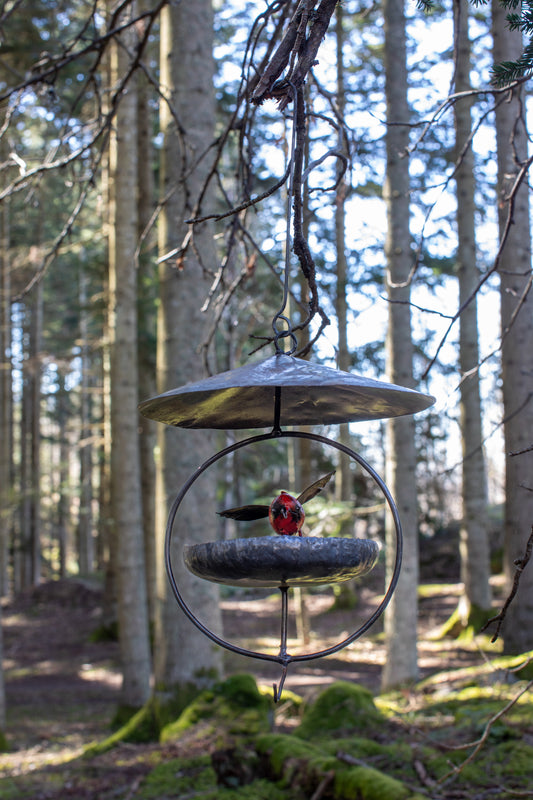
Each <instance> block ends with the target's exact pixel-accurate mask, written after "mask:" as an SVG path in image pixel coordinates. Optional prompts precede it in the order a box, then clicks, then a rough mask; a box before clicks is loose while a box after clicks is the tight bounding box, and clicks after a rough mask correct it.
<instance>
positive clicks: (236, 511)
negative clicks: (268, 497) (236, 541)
mask: <svg viewBox="0 0 533 800" xmlns="http://www.w3.org/2000/svg"><path fill="white" fill-rule="evenodd" d="M333 475H335V470H333V472H328V474H327V475H324V477H323V478H320V479H319V480H318V481H315V482H314V483H312V484H311V486H308V487H307V489H304V490H303V492H302V493H301V494H300V495H298V497H293V496H292V495H290V494H288V493H287V492H281V494H280V495H278V496H277V497H276V498H275V499H274V500H273V501H272V502H271V503H270V505H269V506H267V505H252V506H239V507H238V508H228V509H226V511H219V512H218V513H219V515H220V516H221V517H229V518H230V519H237V520H253V519H263V518H264V517H268V519H269V520H270V524H271V525H272V527H273V528H274V530H275V531H276V533H279V534H280V535H281V536H294V535H295V534H298V536H301V535H302V533H301V528H302V525H303V524H304V520H305V513H304V510H303V504H304V503H307V501H308V500H311V498H312V497H315V495H317V494H318V493H319V492H321V491H322V489H323V488H324V486H326V484H327V483H328V482H329V480H330V478H331V477H332V476H333Z"/></svg>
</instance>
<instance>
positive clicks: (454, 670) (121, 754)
mask: <svg viewBox="0 0 533 800" xmlns="http://www.w3.org/2000/svg"><path fill="white" fill-rule="evenodd" d="M460 588H461V587H460V584H456V583H454V584H450V583H442V584H432V585H426V586H425V587H422V588H421V592H420V609H419V630H420V644H419V664H420V671H421V678H425V677H428V676H432V675H433V676H435V675H438V683H439V686H440V689H441V690H443V689H444V690H445V689H446V685H447V683H449V684H450V687H453V682H454V681H457V679H458V676H460V675H461V673H462V671H463V670H467V669H468V668H469V667H472V666H476V667H481V668H482V667H483V665H484V664H485V663H486V662H487V660H488V659H489V658H491V657H492V656H493V655H494V656H496V655H497V652H498V650H497V648H496V649H495V650H494V652H493V653H492V654H491V655H489V656H488V655H487V653H486V647H485V645H484V646H480V643H479V641H477V642H476V640H474V641H470V642H460V641H456V640H452V639H444V640H438V639H437V638H436V636H435V635H436V633H437V632H438V630H439V628H440V626H441V625H442V624H443V623H444V622H445V621H446V620H447V619H448V617H449V616H450V614H451V613H452V611H453V610H454V608H455V606H456V604H457V599H458V596H459V593H460ZM494 588H495V594H496V595H500V597H501V592H502V586H501V583H500V582H498V581H496V582H495V586H494ZM377 597H378V595H377V594H375V593H373V592H372V591H371V590H370V589H367V590H364V591H363V592H362V594H361V597H360V599H359V603H358V606H357V608H356V610H355V611H333V610H330V606H331V604H332V601H333V597H332V596H331V595H330V596H326V595H316V596H314V595H311V596H310V597H309V598H308V607H309V611H310V617H311V630H312V634H311V637H312V638H311V642H310V643H309V644H308V645H307V646H306V648H305V650H306V652H312V651H314V650H320V649H323V648H324V647H328V646H330V645H331V644H333V643H335V642H336V641H339V640H341V639H343V638H345V637H346V636H347V635H349V634H350V633H351V632H352V631H353V630H354V629H355V628H356V627H357V626H358V625H359V624H360V620H361V619H363V618H364V617H365V615H366V614H367V613H368V611H369V609H370V610H372V609H373V608H374V607H375V605H376V598H377ZM100 601H101V593H100V591H99V589H98V588H97V587H96V586H94V585H91V584H89V583H84V582H81V581H77V580H74V579H72V580H64V581H55V582H48V583H45V584H43V585H41V586H39V587H37V588H35V589H34V590H32V591H31V592H29V593H27V594H25V595H23V596H21V597H18V598H16V599H14V600H11V601H9V602H5V604H4V608H3V623H4V656H5V676H6V692H7V703H8V725H7V738H8V743H9V748H10V749H9V752H7V753H5V754H0V776H1V780H0V800H18V798H25V800H47V799H51V798H54V800H60V799H61V800H63V798H78V800H112V798H120V800H130V798H134V797H136V794H135V793H136V790H137V788H138V786H139V783H140V782H141V781H142V779H143V777H144V776H145V775H146V774H147V772H149V771H150V769H151V768H152V766H153V763H154V760H157V761H159V760H160V759H161V758H163V759H165V758H170V757H176V756H183V755H194V754H195V753H196V752H203V745H202V742H201V741H198V739H195V740H191V741H190V742H188V741H187V737H184V738H183V740H180V741H179V742H174V743H171V744H168V745H159V744H157V745H156V744H153V745H128V744H122V745H120V746H119V747H118V748H115V749H113V750H111V751H109V752H107V753H105V754H102V755H99V756H96V757H94V758H92V759H91V760H90V761H88V760H87V759H83V758H81V756H82V753H83V751H84V749H85V748H86V746H87V745H88V744H90V743H91V742H94V741H98V740H102V739H104V738H105V737H107V736H108V735H109V733H110V728H109V724H110V720H111V719H112V717H113V714H114V712H115V710H116V707H117V704H118V702H119V693H120V672H119V668H118V658H119V652H118V645H117V644H116V642H98V643H96V642H92V641H91V633H92V632H93V631H94V630H95V629H96V628H97V627H98V624H99V618H100ZM497 602H498V601H497ZM222 607H223V616H224V626H225V627H224V635H225V637H226V638H227V639H228V640H230V641H238V642H239V644H241V645H242V646H244V647H253V648H254V649H259V650H261V649H263V648H264V647H273V648H274V649H275V645H276V636H277V635H278V634H277V631H278V630H279V598H278V597H276V596H271V597H268V598H266V599H263V600H262V601H258V600H256V599H253V598H252V597H251V596H250V597H249V598H247V599H236V598H235V597H232V596H228V597H226V598H225V599H224V600H223V606H222ZM375 628H379V623H378V624H377V625H376V626H375ZM332 632H334V634H333V635H332ZM295 647H297V646H296V645H295ZM290 651H291V652H298V651H297V649H296V650H295V649H294V648H292V647H291V650H290ZM227 656H228V657H227V661H226V669H227V672H228V673H229V674H231V673H235V672H248V673H252V674H253V675H254V676H255V677H256V679H257V682H258V683H259V684H260V685H261V684H267V685H272V683H274V682H277V681H278V680H279V674H278V672H279V669H278V668H277V665H275V664H274V665H270V664H269V663H268V662H262V661H254V660H251V659H245V658H244V657H241V656H234V655H232V654H227ZM383 658H384V651H383V637H382V634H381V632H380V630H375V629H374V628H372V631H371V632H370V634H366V635H365V636H364V637H362V638H361V639H360V640H358V641H357V642H355V643H354V644H352V645H350V647H348V648H347V649H345V650H342V651H341V652H340V653H338V654H336V655H334V656H330V657H328V658H326V659H320V660H318V661H309V662H305V663H298V664H296V665H294V666H291V668H290V670H289V674H288V677H287V681H286V684H285V686H286V689H287V690H290V691H293V692H295V693H297V694H299V695H302V696H304V697H305V696H308V695H313V693H315V694H316V692H317V690H320V689H322V688H324V687H325V686H326V685H328V684H330V683H331V682H332V681H336V680H339V679H342V680H348V681H354V682H357V683H358V684H360V685H362V686H365V687H367V688H369V689H370V690H371V691H372V692H373V693H375V694H377V693H378V692H379V683H380V675H381V667H382V663H383ZM407 694H408V693H407ZM406 696H407V695H406ZM287 725H289V726H290V723H289V722H288V723H287ZM287 725H284V722H283V720H282V719H280V720H278V729H280V730H285V729H287ZM529 796H531V795H529Z"/></svg>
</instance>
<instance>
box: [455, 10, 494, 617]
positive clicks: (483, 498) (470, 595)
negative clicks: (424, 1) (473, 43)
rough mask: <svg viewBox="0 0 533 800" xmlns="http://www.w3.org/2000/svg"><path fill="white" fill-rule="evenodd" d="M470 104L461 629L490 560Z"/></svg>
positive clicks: (464, 42) (461, 108)
mask: <svg viewBox="0 0 533 800" xmlns="http://www.w3.org/2000/svg"><path fill="white" fill-rule="evenodd" d="M468 15H469V3H468V0H455V3H454V23H455V49H456V53H457V63H456V73H455V89H456V91H457V92H467V91H468V90H469V89H471V86H470V39H469V35H468ZM471 106H472V100H471V98H469V97H465V98H464V99H461V100H458V101H457V102H456V103H455V106H454V109H455V143H456V156H457V157H458V158H459V159H460V165H459V167H458V169H457V173H456V184H457V236H458V247H457V266H456V269H457V276H458V278H459V305H460V307H462V306H463V304H465V303H466V302H467V301H470V302H469V304H468V305H467V306H466V307H465V308H464V310H463V311H462V312H461V317H460V320H459V323H460V328H459V368H460V370H461V376H462V382H461V438H462V448H463V497H462V502H463V519H462V524H461V532H460V542H461V544H460V547H461V573H462V580H463V583H464V593H463V596H462V598H461V601H460V603H459V612H460V617H461V621H462V623H463V624H465V625H466V624H468V620H469V617H470V614H471V612H473V613H475V611H476V610H487V609H490V606H491V594H490V584H489V578H490V558H489V543H488V537H487V483H486V472H485V457H484V452H483V432H482V424H481V420H482V416H481V398H480V391H479V372H478V371H477V365H478V363H479V346H478V324H477V298H476V296H475V289H476V286H477V284H478V281H479V271H478V268H477V262H476V229H475V200H474V192H475V177H474V154H473V151H472V147H471V146H470V145H469V144H468V141H469V137H470V135H471V131H472V118H471Z"/></svg>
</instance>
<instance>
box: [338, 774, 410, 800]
mask: <svg viewBox="0 0 533 800" xmlns="http://www.w3.org/2000/svg"><path fill="white" fill-rule="evenodd" d="M409 794H410V791H409V790H408V789H407V788H406V787H405V786H404V785H403V783H400V781H397V780H395V778H390V777H389V776H388V775H385V774H384V773H383V772H379V771H378V770H377V769H372V767H352V768H351V769H345V770H340V771H339V772H337V773H336V775H335V783H334V796H335V798H338V799H339V800H407V798H408V797H409Z"/></svg>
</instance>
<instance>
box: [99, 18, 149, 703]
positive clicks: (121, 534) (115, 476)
mask: <svg viewBox="0 0 533 800" xmlns="http://www.w3.org/2000/svg"><path fill="white" fill-rule="evenodd" d="M130 13H131V10H130ZM123 21H124V19H123ZM126 47H129V48H131V52H134V48H135V37H134V35H133V31H131V30H129V31H128V32H126V33H124V34H123V37H122V38H121V41H120V42H117V43H116V44H115V45H114V47H113V54H112V79H113V83H114V84H115V85H116V84H117V83H118V81H119V80H120V79H121V78H122V77H123V76H124V75H125V74H126V73H127V70H128V67H129V58H130V56H129V55H128V51H127V50H126ZM110 179H111V181H112V182H113V183H114V186H115V197H114V199H115V208H114V220H113V225H112V227H111V230H110V234H111V242H110V248H109V267H110V269H109V311H110V314H109V321H110V325H109V327H110V336H111V442H112V447H111V508H112V514H113V525H114V528H115V532H116V546H117V560H116V565H117V589H118V623H119V642H120V650H121V661H122V676H123V684H122V702H123V703H124V705H127V706H130V707H140V706H142V705H143V704H144V703H145V702H146V700H147V699H148V697H149V695H150V672H151V659H150V646H149V632H148V607H147V597H146V576H145V569H144V539H143V525H142V506H141V492H140V487H141V476H140V455H139V436H138V421H137V414H138V412H137V404H138V372H137V275H136V269H135V249H136V245H137V95H136V88H135V82H134V79H130V81H129V83H128V87H127V91H126V92H124V93H123V95H122V97H121V98H120V102H119V106H118V110H117V114H116V118H115V127H114V132H113V136H112V138H111V147H110Z"/></svg>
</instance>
